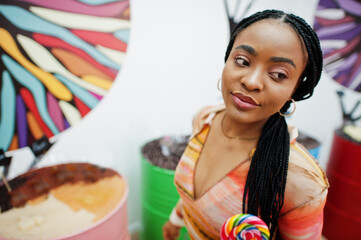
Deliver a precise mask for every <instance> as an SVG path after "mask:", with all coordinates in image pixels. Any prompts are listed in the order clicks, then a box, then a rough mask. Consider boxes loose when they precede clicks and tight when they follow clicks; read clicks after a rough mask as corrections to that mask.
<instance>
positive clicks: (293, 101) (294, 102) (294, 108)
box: [278, 98, 296, 117]
mask: <svg viewBox="0 0 361 240" xmlns="http://www.w3.org/2000/svg"><path fill="white" fill-rule="evenodd" d="M291 101H292V103H293V110H292V112H291V113H289V114H283V113H281V112H280V111H278V113H279V114H280V115H281V116H283V117H289V116H291V115H292V114H294V113H295V111H296V101H295V100H293V98H291Z"/></svg>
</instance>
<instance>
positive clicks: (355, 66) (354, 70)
mask: <svg viewBox="0 0 361 240" xmlns="http://www.w3.org/2000/svg"><path fill="white" fill-rule="evenodd" d="M360 66H361V53H359V55H358V59H357V61H356V63H355V64H354V65H353V66H352V70H351V75H352V74H354V73H355V72H356V71H357V69H358V68H359V67H360Z"/></svg>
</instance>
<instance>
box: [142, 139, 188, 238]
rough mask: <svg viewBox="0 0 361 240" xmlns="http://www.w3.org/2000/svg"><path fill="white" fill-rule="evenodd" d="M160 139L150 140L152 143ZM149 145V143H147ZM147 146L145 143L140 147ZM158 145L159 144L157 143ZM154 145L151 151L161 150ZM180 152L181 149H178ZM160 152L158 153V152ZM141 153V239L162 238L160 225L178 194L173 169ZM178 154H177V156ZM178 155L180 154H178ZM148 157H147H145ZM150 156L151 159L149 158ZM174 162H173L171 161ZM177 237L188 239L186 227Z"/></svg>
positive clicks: (173, 205) (164, 220) (176, 199)
mask: <svg viewBox="0 0 361 240" xmlns="http://www.w3.org/2000/svg"><path fill="white" fill-rule="evenodd" d="M158 141H160V139H157V140H154V141H153V142H150V143H152V144H154V143H156V142H158ZM148 146H149V145H148ZM145 147H147V144H146V145H144V147H143V148H142V149H143V150H144V148H145ZM158 147H159V145H158ZM158 147H157V146H154V149H153V151H159V152H160V151H161V149H160V147H159V148H158ZM179 152H180V153H181V152H183V151H179ZM158 154H160V153H158ZM145 155H147V154H144V151H143V152H142V155H141V165H142V199H141V201H142V224H143V230H142V232H141V239H142V240H153V239H163V236H162V227H163V224H164V223H165V222H166V221H167V220H168V219H169V215H170V213H171V211H172V209H173V207H175V205H176V203H177V202H178V200H179V195H178V193H177V190H176V188H175V185H174V179H173V178H174V170H170V169H166V168H162V167H159V166H156V165H154V164H152V163H151V162H150V161H153V162H154V161H157V160H156V159H153V157H156V155H157V154H155V155H153V156H145ZM179 155H180V154H178V156H179ZM179 157H180V156H179ZM147 158H148V159H147ZM149 158H151V159H149ZM173 164H174V163H173ZM175 165H176V164H175ZM179 239H189V236H188V234H187V231H186V229H185V228H184V227H183V228H182V229H181V234H180V237H179Z"/></svg>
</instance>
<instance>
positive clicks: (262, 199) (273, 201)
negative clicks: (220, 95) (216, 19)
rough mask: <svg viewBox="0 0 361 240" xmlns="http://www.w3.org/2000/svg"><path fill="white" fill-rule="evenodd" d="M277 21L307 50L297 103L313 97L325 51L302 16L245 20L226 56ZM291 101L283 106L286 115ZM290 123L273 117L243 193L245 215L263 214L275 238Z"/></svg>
mask: <svg viewBox="0 0 361 240" xmlns="http://www.w3.org/2000/svg"><path fill="white" fill-rule="evenodd" d="M264 19H277V20H279V21H282V22H284V23H286V24H289V25H290V26H291V27H292V28H293V29H294V30H295V32H296V33H297V34H298V35H299V36H300V39H301V41H302V42H303V43H304V45H305V48H306V50H307V55H308V62H307V66H306V68H305V70H304V72H303V74H302V76H301V79H300V85H299V86H298V88H297V90H296V91H295V93H294V94H293V95H292V98H293V99H294V100H296V101H300V100H304V99H307V98H309V97H311V96H312V94H313V89H314V87H315V86H316V85H317V83H318V81H319V79H320V76H321V72H322V64H323V63H322V51H321V47H320V43H319V40H318V37H317V35H316V33H315V32H314V31H313V30H312V28H311V27H310V26H309V25H308V24H307V23H306V22H305V21H304V20H303V19H302V18H300V17H297V16H295V15H293V14H286V13H284V12H282V11H278V10H265V11H262V12H257V13H255V14H253V15H252V16H250V17H247V18H244V19H243V20H242V21H241V22H239V23H238V24H237V25H236V26H235V28H234V29H233V32H232V35H231V39H230V42H229V45H228V47H227V50H226V54H225V61H227V59H228V57H229V54H230V52H231V50H232V48H233V44H234V41H235V39H236V37H237V36H238V34H240V33H241V32H242V31H243V30H244V29H245V28H247V27H248V26H250V25H252V24H253V23H255V22H258V21H261V20H264ZM289 106H290V102H286V104H285V105H284V106H283V107H282V109H281V112H283V113H284V112H286V111H287V109H288V108H289ZM289 138H290V137H289V133H288V128H287V124H286V120H285V118H284V117H283V116H281V115H279V114H278V113H276V114H274V115H272V116H271V117H270V118H269V119H268V121H267V122H266V124H265V126H264V127H263V130H262V135H261V137H260V139H259V142H258V144H257V148H256V151H255V153H254V155H253V157H252V161H251V165H250V168H249V172H248V175H247V180H246V184H245V189H244V194H243V212H244V213H251V214H254V215H260V216H261V217H262V219H263V220H264V221H265V223H266V224H267V225H268V226H269V227H270V233H271V239H272V237H273V236H274V235H275V234H277V232H276V230H277V227H278V218H279V214H280V211H281V208H282V206H283V204H284V197H285V189H286V182H287V171H288V160H289V152H290V139H289Z"/></svg>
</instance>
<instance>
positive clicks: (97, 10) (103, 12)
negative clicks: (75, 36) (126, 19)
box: [22, 0, 129, 17]
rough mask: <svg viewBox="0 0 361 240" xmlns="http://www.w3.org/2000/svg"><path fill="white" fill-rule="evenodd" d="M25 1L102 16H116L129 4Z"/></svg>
mask: <svg viewBox="0 0 361 240" xmlns="http://www.w3.org/2000/svg"><path fill="white" fill-rule="evenodd" d="M22 1H23V2H29V3H33V4H35V5H38V6H42V7H46V8H51V9H56V10H61V11H66V12H73V13H80V14H86V15H93V16H101V17H116V16H119V15H121V13H122V12H123V11H124V10H125V9H126V8H127V7H128V6H129V3H128V1H118V2H114V3H108V4H104V5H96V6H94V5H87V4H84V3H81V2H78V1H76V0H62V1H44V0H22Z"/></svg>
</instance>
